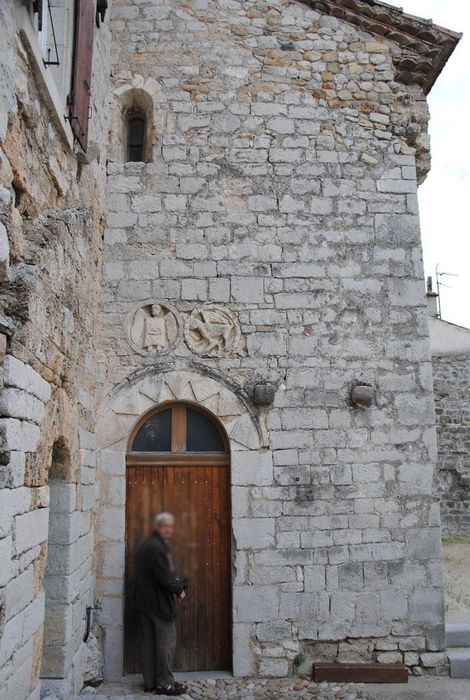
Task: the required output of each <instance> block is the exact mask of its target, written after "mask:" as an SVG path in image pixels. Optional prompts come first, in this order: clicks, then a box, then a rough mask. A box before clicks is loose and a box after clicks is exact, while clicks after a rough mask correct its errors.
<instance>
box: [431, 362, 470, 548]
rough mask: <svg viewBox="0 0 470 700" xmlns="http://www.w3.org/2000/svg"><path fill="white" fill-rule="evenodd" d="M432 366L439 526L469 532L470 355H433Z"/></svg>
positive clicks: (453, 532) (447, 530)
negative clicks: (440, 523) (439, 503)
mask: <svg viewBox="0 0 470 700" xmlns="http://www.w3.org/2000/svg"><path fill="white" fill-rule="evenodd" d="M432 366H433V373H434V399H435V403H436V416H437V440H438V457H437V466H438V468H437V470H436V477H435V481H436V493H437V494H438V495H439V496H440V502H441V519H442V528H443V532H444V534H446V535H470V356H469V355H460V356H456V355H442V356H434V357H433V361H432Z"/></svg>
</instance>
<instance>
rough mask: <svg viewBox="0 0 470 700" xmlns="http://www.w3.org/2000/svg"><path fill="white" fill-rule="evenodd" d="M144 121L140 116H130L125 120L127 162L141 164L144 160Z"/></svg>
mask: <svg viewBox="0 0 470 700" xmlns="http://www.w3.org/2000/svg"><path fill="white" fill-rule="evenodd" d="M145 126H146V124H145V119H144V117H142V116H130V117H129V118H128V120H127V160H128V161H133V162H142V161H143V160H144V142H145Z"/></svg>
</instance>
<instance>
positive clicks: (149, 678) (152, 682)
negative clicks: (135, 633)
mask: <svg viewBox="0 0 470 700" xmlns="http://www.w3.org/2000/svg"><path fill="white" fill-rule="evenodd" d="M141 631H142V669H143V674H144V683H145V687H146V688H148V689H149V690H152V689H153V688H156V687H157V686H164V685H171V684H173V683H174V682H175V679H174V676H173V665H174V659H175V648H176V625H175V622H174V620H163V619H162V618H161V617H156V616H155V615H148V614H147V613H144V612H142V614H141Z"/></svg>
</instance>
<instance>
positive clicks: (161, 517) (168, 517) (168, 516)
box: [153, 512, 175, 525]
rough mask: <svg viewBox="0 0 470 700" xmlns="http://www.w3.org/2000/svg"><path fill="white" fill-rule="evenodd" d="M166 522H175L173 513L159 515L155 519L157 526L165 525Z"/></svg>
mask: <svg viewBox="0 0 470 700" xmlns="http://www.w3.org/2000/svg"><path fill="white" fill-rule="evenodd" d="M165 520H171V522H173V523H174V522H175V516H174V515H172V514H171V513H165V512H163V513H157V514H156V516H155V518H154V519H153V521H154V523H155V525H159V524H160V523H163V522H164V521H165Z"/></svg>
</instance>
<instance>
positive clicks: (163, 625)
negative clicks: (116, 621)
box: [135, 513, 187, 695]
mask: <svg viewBox="0 0 470 700" xmlns="http://www.w3.org/2000/svg"><path fill="white" fill-rule="evenodd" d="M174 524H175V519H174V517H173V516H172V515H171V513H158V515H156V516H155V520H154V530H153V532H152V534H151V535H150V537H148V538H147V539H146V540H145V542H144V543H143V544H142V545H141V547H140V549H139V551H138V552H137V556H136V562H135V563H136V566H135V604H136V607H137V608H138V610H139V611H140V613H141V628H142V664H143V674H144V682H145V690H146V691H150V692H154V693H156V694H157V695H182V694H183V693H184V692H185V691H186V690H187V688H186V686H184V685H183V684H181V683H177V682H176V681H175V679H174V676H173V663H174V657H175V647H176V626H175V618H176V610H177V601H178V600H180V601H181V600H183V598H184V597H185V592H184V585H183V583H182V582H181V581H180V579H178V578H176V576H175V573H174V570H173V564H172V562H171V555H170V548H169V545H168V541H169V539H170V538H171V536H172V534H173V529H174Z"/></svg>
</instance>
